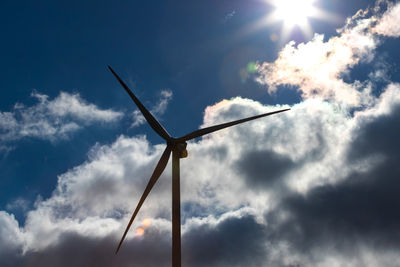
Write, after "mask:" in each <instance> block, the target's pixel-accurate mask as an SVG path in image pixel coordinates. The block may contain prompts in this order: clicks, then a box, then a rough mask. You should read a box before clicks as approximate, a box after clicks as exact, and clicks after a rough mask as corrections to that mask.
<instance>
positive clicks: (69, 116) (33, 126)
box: [0, 92, 122, 150]
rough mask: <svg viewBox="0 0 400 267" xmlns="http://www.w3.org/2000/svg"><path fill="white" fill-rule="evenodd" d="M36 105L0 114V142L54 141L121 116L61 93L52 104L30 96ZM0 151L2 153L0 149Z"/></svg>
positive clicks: (21, 105) (43, 98) (21, 106)
mask: <svg viewBox="0 0 400 267" xmlns="http://www.w3.org/2000/svg"><path fill="white" fill-rule="evenodd" d="M31 96H32V97H34V98H36V99H37V100H38V103H37V104H35V105H33V106H30V107H26V106H25V105H23V104H21V103H17V104H15V105H14V108H13V110H12V111H10V112H0V141H1V142H3V143H5V144H7V143H9V142H13V141H17V140H20V139H23V138H37V139H42V140H49V141H56V140H59V139H65V138H68V137H69V136H70V135H71V134H72V133H74V132H76V131H77V130H79V129H81V128H82V127H83V126H88V125H91V124H93V123H96V122H101V123H111V122H113V121H117V120H119V119H120V118H121V117H122V113H120V112H116V111H113V110H102V109H99V108H98V107H97V106H95V105H94V104H90V103H86V102H85V101H84V100H83V99H82V98H81V97H80V96H79V94H69V93H65V92H61V93H60V94H59V95H58V96H57V97H56V98H54V99H53V100H49V99H48V98H49V97H48V96H47V95H44V94H40V93H38V92H33V93H32V94H31ZM1 150H3V149H1Z"/></svg>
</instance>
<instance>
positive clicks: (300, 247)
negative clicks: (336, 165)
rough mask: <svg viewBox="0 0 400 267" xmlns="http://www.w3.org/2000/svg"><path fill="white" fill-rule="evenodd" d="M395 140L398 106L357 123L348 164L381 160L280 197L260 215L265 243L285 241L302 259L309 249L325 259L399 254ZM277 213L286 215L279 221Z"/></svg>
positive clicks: (399, 156) (399, 170) (399, 131)
mask: <svg viewBox="0 0 400 267" xmlns="http://www.w3.org/2000/svg"><path fill="white" fill-rule="evenodd" d="M399 136H400V106H399V105H397V106H395V108H394V109H393V110H392V113H390V114H386V115H379V116H376V117H374V119H373V120H366V121H364V122H362V123H361V124H360V127H358V128H357V130H356V131H355V133H354V139H353V141H352V143H351V144H350V147H349V150H348V157H347V158H348V160H349V162H353V163H354V162H357V161H359V160H360V159H364V158H367V157H370V156H374V155H379V156H380V157H382V158H383V160H379V161H377V162H374V161H372V162H371V163H370V164H371V165H372V166H373V167H371V168H370V169H369V170H368V171H363V170H359V171H353V172H351V173H350V174H349V175H348V176H347V177H346V178H345V179H344V180H343V181H342V182H339V183H337V184H334V185H330V184H326V185H321V186H318V187H315V188H313V189H312V190H310V191H309V192H308V193H307V194H305V195H302V194H291V195H288V196H287V197H285V198H284V199H283V200H282V203H281V204H280V205H279V207H278V208H277V209H275V210H274V211H273V212H270V213H268V214H266V216H265V218H266V220H267V221H268V225H269V227H268V228H269V230H268V233H269V238H270V239H271V240H274V241H275V242H279V241H282V240H285V241H286V242H288V243H290V244H291V246H292V247H293V249H294V250H295V251H296V252H297V253H300V254H303V255H308V256H310V255H311V251H313V250H314V249H325V250H326V251H328V250H330V252H326V255H328V254H332V255H333V254H334V253H340V254H341V255H348V256H349V257H350V258H354V257H358V256H357V255H359V253H361V251H362V247H365V246H367V247H373V249H374V251H375V252H385V251H399V250H400V213H399V212H398V208H399V207H400V194H399V192H400V166H399V162H400V161H399V160H400V152H399V148H400V146H399V145H400V142H399ZM283 213H284V214H289V216H287V218H286V219H284V220H282V219H281V215H282V214H283ZM326 255H320V256H321V257H322V258H323V257H324V256H326ZM310 257H311V256H310ZM372 266H374V265H372ZM393 266H397V265H396V264H395V263H393Z"/></svg>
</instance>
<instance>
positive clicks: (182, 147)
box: [168, 142, 188, 159]
mask: <svg viewBox="0 0 400 267" xmlns="http://www.w3.org/2000/svg"><path fill="white" fill-rule="evenodd" d="M168 145H169V144H168ZM171 146H172V151H173V152H174V153H176V154H177V155H179V158H181V159H183V158H187V156H188V151H187V149H186V147H187V143H186V142H176V143H175V142H172V143H171Z"/></svg>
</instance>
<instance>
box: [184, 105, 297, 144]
mask: <svg viewBox="0 0 400 267" xmlns="http://www.w3.org/2000/svg"><path fill="white" fill-rule="evenodd" d="M287 110H290V108H287V109H281V110H277V111H273V112H268V113H265V114H261V115H257V116H253V117H248V118H245V119H241V120H236V121H231V122H226V123H222V124H218V125H214V126H210V127H206V128H203V129H199V130H196V131H194V132H191V133H189V134H187V135H184V136H182V137H179V138H177V141H179V142H182V141H189V140H191V139H194V138H197V137H200V136H203V135H206V134H209V133H212V132H215V131H219V130H222V129H224V128H227V127H231V126H234V125H237V124H240V123H243V122H247V121H251V120H255V119H259V118H262V117H266V116H270V115H273V114H277V113H280V112H284V111H287Z"/></svg>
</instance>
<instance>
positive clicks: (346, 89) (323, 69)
mask: <svg viewBox="0 0 400 267" xmlns="http://www.w3.org/2000/svg"><path fill="white" fill-rule="evenodd" d="M374 10H375V11H373V10H360V11H359V12H358V13H357V14H356V15H355V16H353V17H352V18H351V19H348V21H347V24H346V26H344V27H343V28H342V29H339V30H338V36H334V37H331V38H329V39H328V40H324V39H325V37H324V35H321V34H316V35H315V36H314V38H313V39H312V40H311V41H309V42H307V43H301V44H298V45H297V46H296V44H295V42H293V41H292V42H289V43H288V44H287V45H286V46H285V47H284V48H283V49H282V51H280V53H279V55H278V58H277V59H276V60H275V61H274V62H264V63H261V64H259V65H258V71H259V74H260V76H259V77H258V79H257V80H258V82H259V83H261V84H265V85H267V86H268V91H269V92H270V93H272V92H275V91H276V90H277V87H278V86H280V85H287V86H293V87H297V88H298V89H297V90H298V91H300V92H301V93H302V96H303V98H315V97H319V98H322V99H331V100H333V101H336V102H339V103H344V104H347V105H351V106H359V105H363V104H366V103H368V102H369V101H371V95H370V91H371V87H370V86H371V85H370V83H369V82H368V81H357V80H355V81H352V82H346V81H345V80H344V76H346V75H347V74H348V73H349V72H350V70H351V69H352V68H353V67H354V66H355V65H357V64H360V63H366V62H371V61H372V60H373V59H374V53H375V49H376V47H377V46H378V45H379V43H380V41H379V35H386V36H394V37H396V36H398V33H397V32H398V29H399V21H398V20H399V19H398V18H399V16H397V13H399V10H400V4H396V5H389V7H388V9H387V10H386V11H385V12H384V13H383V15H379V9H378V8H375V9H374ZM370 14H372V15H370Z"/></svg>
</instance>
